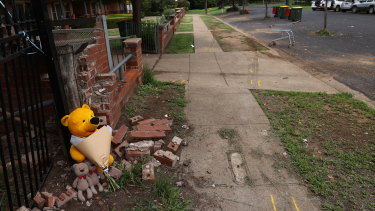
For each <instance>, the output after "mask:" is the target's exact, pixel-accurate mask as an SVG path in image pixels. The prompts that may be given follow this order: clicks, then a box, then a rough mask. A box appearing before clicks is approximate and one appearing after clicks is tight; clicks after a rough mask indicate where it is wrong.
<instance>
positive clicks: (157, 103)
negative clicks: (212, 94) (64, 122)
mask: <svg viewBox="0 0 375 211" xmlns="http://www.w3.org/2000/svg"><path fill="white" fill-rule="evenodd" d="M183 95H184V87H183V86H175V85H168V86H167V88H166V89H165V90H163V91H162V92H158V93H153V94H150V95H146V96H143V97H141V96H139V95H136V96H134V97H132V98H131V99H130V100H129V102H128V103H127V104H126V106H125V108H124V110H123V112H122V115H121V117H120V120H119V123H118V125H117V127H116V128H118V127H120V126H121V125H123V124H125V125H127V126H128V127H129V128H130V124H129V122H128V118H129V117H131V116H135V115H141V116H143V117H144V118H145V119H147V118H158V119H163V118H166V117H165V115H168V118H170V119H173V120H174V121H173V126H172V129H173V131H171V132H168V133H167V137H166V138H165V139H164V140H165V141H166V144H165V145H164V147H163V148H164V150H166V145H167V144H168V142H169V141H170V140H171V139H172V138H173V137H174V136H176V135H177V136H179V137H181V138H184V137H186V136H188V135H189V134H190V133H191V132H192V131H193V128H192V127H191V126H188V127H189V128H188V129H186V128H182V125H188V124H187V122H186V120H184V119H179V118H177V119H176V115H181V112H182V113H183V110H184V107H183V105H182V106H180V105H176V102H175V101H173V100H172V99H175V98H178V97H181V96H182V97H183ZM129 108H132V109H130V110H129ZM130 114H131V116H130ZM184 147H185V146H182V149H180V150H179V152H178V153H177V155H180V154H181V151H182V150H184ZM187 147H188V146H187ZM55 154H56V156H55V157H54V159H53V160H54V161H53V162H54V165H53V168H52V170H51V172H50V174H49V176H48V179H47V181H46V183H45V185H44V187H43V188H42V189H41V191H48V192H51V193H53V194H54V195H55V196H59V195H60V194H61V193H62V192H64V191H65V187H66V186H67V185H70V186H71V185H72V183H73V180H74V179H75V176H74V174H73V172H72V171H71V164H70V163H69V162H68V161H67V160H66V158H67V154H66V152H64V150H62V148H59V149H58V151H56V152H55ZM119 160H120V159H119V158H116V161H119ZM155 175H156V177H159V176H161V175H163V176H166V177H167V178H173V182H177V181H182V182H183V187H181V189H180V193H181V196H182V198H184V199H187V200H191V201H192V202H193V204H192V207H193V208H195V209H201V208H202V207H203V208H207V207H208V208H211V207H215V204H217V203H216V202H214V201H213V199H210V198H208V197H207V196H205V195H204V194H200V193H197V192H196V191H195V190H194V189H193V187H192V186H193V184H189V183H188V182H187V181H186V180H185V178H189V179H191V178H192V177H193V176H192V175H191V173H189V172H188V170H187V166H184V165H182V164H181V163H178V164H177V165H176V167H173V168H170V167H166V166H163V165H162V166H160V167H157V168H155ZM194 181H201V179H199V178H196V179H194ZM152 187H153V182H144V183H143V184H142V185H138V186H135V185H128V186H127V187H125V188H123V189H120V190H118V191H115V192H113V193H99V194H98V195H94V197H93V199H90V200H87V202H80V201H75V200H72V201H71V202H69V203H67V204H66V205H64V207H63V209H65V210H73V211H74V210H80V211H81V210H103V211H104V210H124V209H126V208H132V207H134V205H135V203H137V202H140V201H145V200H156V198H153V196H152V194H151V189H152Z"/></svg>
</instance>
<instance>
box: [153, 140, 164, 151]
mask: <svg viewBox="0 0 375 211" xmlns="http://www.w3.org/2000/svg"><path fill="white" fill-rule="evenodd" d="M163 145H164V141H163V140H162V139H160V140H158V141H155V143H154V150H153V152H156V151H158V150H160V149H161V148H162V147H163Z"/></svg>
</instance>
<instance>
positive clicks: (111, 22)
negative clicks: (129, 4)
mask: <svg viewBox="0 0 375 211" xmlns="http://www.w3.org/2000/svg"><path fill="white" fill-rule="evenodd" d="M106 18H107V28H108V29H114V28H118V25H117V22H118V21H121V20H126V19H131V18H133V15H132V14H111V15H107V17H106Z"/></svg>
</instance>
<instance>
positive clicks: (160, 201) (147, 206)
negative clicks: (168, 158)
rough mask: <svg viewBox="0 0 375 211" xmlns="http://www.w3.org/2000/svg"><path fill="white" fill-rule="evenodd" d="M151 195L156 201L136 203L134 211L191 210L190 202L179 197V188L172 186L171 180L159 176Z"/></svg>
mask: <svg viewBox="0 0 375 211" xmlns="http://www.w3.org/2000/svg"><path fill="white" fill-rule="evenodd" d="M151 192H152V195H153V196H154V197H155V198H157V200H147V201H143V202H138V203H137V204H136V205H135V207H134V208H133V210H134V211H138V210H139V211H141V210H142V211H143V210H149V211H157V210H166V211H186V210H191V209H190V208H189V205H190V204H191V203H192V202H191V201H190V200H184V199H182V198H181V197H180V188H178V187H175V186H174V185H173V182H172V179H170V178H166V177H165V176H160V177H158V178H157V179H156V181H155V183H154V186H153V187H152V191H151Z"/></svg>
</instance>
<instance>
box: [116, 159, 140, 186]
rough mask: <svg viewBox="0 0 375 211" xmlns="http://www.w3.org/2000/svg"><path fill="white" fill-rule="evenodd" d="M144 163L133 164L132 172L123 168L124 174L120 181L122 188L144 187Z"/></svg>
mask: <svg viewBox="0 0 375 211" xmlns="http://www.w3.org/2000/svg"><path fill="white" fill-rule="evenodd" d="M142 163H143V162H138V163H136V164H133V165H132V168H131V170H127V169H126V168H124V167H123V170H122V173H123V174H122V175H121V177H120V179H119V180H118V184H119V186H120V187H121V188H124V187H126V186H127V185H142Z"/></svg>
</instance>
